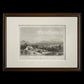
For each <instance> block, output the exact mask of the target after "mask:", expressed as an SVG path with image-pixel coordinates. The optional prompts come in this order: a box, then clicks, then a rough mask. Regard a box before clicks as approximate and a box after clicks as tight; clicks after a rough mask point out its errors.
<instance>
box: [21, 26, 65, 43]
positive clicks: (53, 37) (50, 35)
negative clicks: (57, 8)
mask: <svg viewBox="0 0 84 84" xmlns="http://www.w3.org/2000/svg"><path fill="white" fill-rule="evenodd" d="M64 36H65V28H64V26H61V27H60V26H57V27H49V26H48V27H47V26H46V27H45V26H44V27H41V26H40V27H34V26H31V27H21V28H20V41H22V40H25V41H28V42H32V43H34V42H40V41H62V40H63V39H64Z"/></svg>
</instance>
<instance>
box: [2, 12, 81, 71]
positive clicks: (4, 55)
mask: <svg viewBox="0 0 84 84" xmlns="http://www.w3.org/2000/svg"><path fill="white" fill-rule="evenodd" d="M6 17H78V27H77V29H78V35H77V37H78V41H77V46H78V67H77V68H6V50H7V49H6V41H7V37H6V33H7V31H6ZM81 61H82V60H81V13H3V71H81Z"/></svg>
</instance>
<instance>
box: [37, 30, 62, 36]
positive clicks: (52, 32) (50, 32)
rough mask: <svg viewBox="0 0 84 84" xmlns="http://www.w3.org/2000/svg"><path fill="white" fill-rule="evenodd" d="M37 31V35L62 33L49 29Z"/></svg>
mask: <svg viewBox="0 0 84 84" xmlns="http://www.w3.org/2000/svg"><path fill="white" fill-rule="evenodd" d="M37 33H38V34H39V35H60V34H63V33H62V32H60V31H51V30H48V31H42V30H39V31H37Z"/></svg>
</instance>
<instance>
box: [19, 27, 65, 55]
mask: <svg viewBox="0 0 84 84" xmlns="http://www.w3.org/2000/svg"><path fill="white" fill-rule="evenodd" d="M64 34H65V30H64V28H62V27H58V26H57V27H22V28H20V55H21V56H62V55H63V54H64Z"/></svg>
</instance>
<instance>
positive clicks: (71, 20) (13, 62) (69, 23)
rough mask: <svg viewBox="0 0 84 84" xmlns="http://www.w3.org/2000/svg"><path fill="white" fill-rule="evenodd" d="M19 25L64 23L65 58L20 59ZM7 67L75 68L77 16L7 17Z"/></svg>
mask: <svg viewBox="0 0 84 84" xmlns="http://www.w3.org/2000/svg"><path fill="white" fill-rule="evenodd" d="M19 25H66V60H55V59H48V60H47V59H46V60H44V59H24V60H23V59H20V58H19V57H20V54H19V45H20V44H19V40H20V39H19ZM6 62H7V67H8V68H11V67H20V68H23V67H31V68H34V67H35V68H43V67H49V68H55V67H59V68H60V67H61V68H62V67H63V68H66V67H67V68H70V67H72V68H76V67H77V17H7V59H6Z"/></svg>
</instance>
